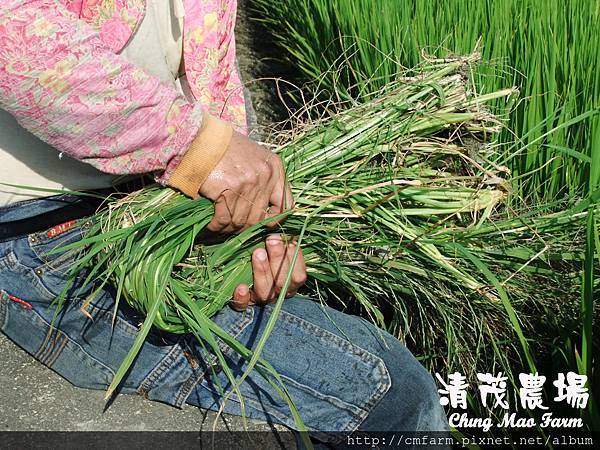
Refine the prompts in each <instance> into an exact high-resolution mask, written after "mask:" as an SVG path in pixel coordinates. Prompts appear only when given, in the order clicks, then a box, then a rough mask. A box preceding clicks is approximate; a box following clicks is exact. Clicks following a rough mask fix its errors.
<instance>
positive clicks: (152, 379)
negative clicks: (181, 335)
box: [136, 343, 185, 396]
mask: <svg viewBox="0 0 600 450" xmlns="http://www.w3.org/2000/svg"><path fill="white" fill-rule="evenodd" d="M180 350H181V347H180V346H179V343H177V344H175V345H173V346H172V347H171V349H170V350H169V352H168V353H167V354H166V355H165V356H164V357H163V358H162V359H161V360H160V362H159V363H158V364H157V365H156V367H154V368H153V369H151V370H150V372H149V373H148V375H146V377H145V378H144V379H143V380H142V382H141V383H140V386H139V387H138V388H137V389H136V391H137V392H138V394H140V395H142V396H146V394H147V393H149V392H150V391H151V390H152V389H153V388H154V387H155V386H156V383H157V381H158V380H159V379H160V378H161V376H162V375H163V374H164V373H165V372H166V370H167V369H169V368H170V367H171V366H173V365H174V363H175V361H177V360H178V359H179V358H184V356H183V352H181V351H180ZM184 359H185V358H184Z"/></svg>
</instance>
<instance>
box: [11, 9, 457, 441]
mask: <svg viewBox="0 0 600 450" xmlns="http://www.w3.org/2000/svg"><path fill="white" fill-rule="evenodd" d="M236 7H237V5H236V1H235V0H204V1H192V0H169V1H164V0H29V1H26V2H25V1H18V0H4V1H3V2H2V5H1V6H0V62H1V64H0V107H1V108H2V109H1V110H0V122H1V129H2V131H1V133H0V179H1V181H2V183H3V184H2V185H1V186H0V327H1V329H2V332H3V333H5V334H6V335H7V336H8V337H9V338H10V339H12V340H13V341H14V342H16V343H17V344H18V345H20V346H21V347H22V348H24V349H25V350H26V351H28V352H29V353H31V354H32V355H33V356H34V357H35V358H36V359H37V360H39V361H40V362H42V363H43V364H45V365H46V366H48V367H50V368H52V369H53V370H55V371H56V372H58V373H59V374H60V375H62V376H63V377H64V378H66V379H67V380H69V381H70V382H71V383H73V384H74V385H77V386H81V387H86V388H92V389H106V388H107V386H108V384H110V381H111V379H112V377H113V376H114V373H115V370H116V369H117V368H118V366H119V365H120V363H121V361H122V359H123V357H124V356H125V354H126V353H127V351H128V350H129V348H130V347H131V345H132V342H133V340H134V338H135V335H136V332H137V331H138V326H139V323H140V322H141V321H142V320H143V317H140V316H139V314H137V313H136V312H135V311H133V310H131V309H129V308H128V307H127V305H123V304H121V305H120V307H119V310H118V313H117V316H116V318H115V319H114V323H113V306H114V295H115V293H114V290H113V289H112V288H110V287H107V288H105V289H103V290H102V291H101V293H100V294H99V295H98V296H96V297H95V299H94V301H93V302H92V303H91V304H89V305H87V307H86V310H85V314H84V313H83V312H82V311H81V310H80V308H81V306H82V303H83V301H84V300H85V293H86V291H85V289H84V290H82V292H80V293H79V294H78V296H71V297H69V298H68V306H67V307H65V309H64V311H61V314H60V320H58V321H57V322H54V323H53V322H52V317H53V314H54V310H53V308H49V306H50V305H51V303H52V301H53V300H54V299H55V298H56V296H57V295H58V294H59V293H60V292H61V291H62V289H63V287H64V286H65V282H66V278H67V273H68V269H69V267H70V266H71V264H72V263H73V261H74V258H76V254H75V252H63V253H54V254H48V252H49V251H50V250H51V249H53V248H57V247H58V246H62V245H65V244H66V243H69V242H74V241H75V240H77V239H81V238H82V236H84V235H85V233H86V230H87V228H88V226H89V218H88V216H89V215H90V214H91V213H93V208H94V207H95V206H97V205H95V206H92V205H89V204H87V203H86V200H85V199H84V198H82V197H80V196H75V195H72V194H69V193H60V194H56V193H53V190H57V189H58V190H61V189H66V190H74V191H85V190H89V191H94V192H103V193H106V192H112V189H114V186H116V185H117V186H118V187H117V189H120V186H122V185H121V184H119V183H121V182H123V180H124V179H125V180H130V179H131V176H136V175H142V174H151V175H152V176H153V177H154V179H155V181H156V182H158V183H160V184H162V185H164V186H165V189H171V188H172V189H177V190H179V191H181V192H182V193H184V194H186V195H188V196H190V197H192V198H196V197H199V196H204V197H206V198H208V199H211V200H213V201H214V205H215V214H214V218H213V220H212V221H211V223H210V224H209V225H208V227H207V228H208V229H209V230H210V231H212V232H214V233H236V232H239V231H240V230H243V229H245V228H246V227H248V226H250V225H252V224H255V223H257V222H259V221H261V220H263V219H265V218H267V219H268V218H269V217H274V216H276V215H277V214H279V213H281V212H282V211H284V210H286V209H288V208H291V207H292V206H293V197H292V194H291V190H290V187H289V185H288V184H287V182H286V180H285V173H284V169H283V166H282V163H281V160H280V159H279V158H278V157H277V155H276V154H273V153H271V152H270V151H269V150H267V149H266V148H265V147H263V146H260V145H258V144H257V143H255V142H254V141H253V140H251V139H250V138H249V137H248V136H247V128H248V124H247V117H248V114H247V111H246V110H247V109H248V110H249V109H250V108H251V104H250V103H249V102H248V101H247V99H246V97H247V96H245V93H244V89H243V86H242V83H241V81H240V76H239V73H238V69H237V62H236V52H235V41H234V25H235V14H236ZM123 177H125V178H123ZM31 186H33V187H37V188H41V189H42V190H40V189H37V190H36V189H30V188H28V187H31ZM50 194H52V195H50ZM270 225H272V226H274V225H276V221H273V222H272V223H271V224H270ZM295 245H296V244H295V243H293V242H291V243H285V242H284V241H283V240H282V239H281V237H280V236H279V235H278V234H276V233H273V234H271V235H269V237H268V238H267V240H266V245H265V247H266V249H258V250H256V251H255V252H254V253H253V255H252V267H253V285H252V287H250V286H247V285H240V286H238V287H237V288H236V290H235V292H233V293H232V307H231V308H229V307H226V308H223V309H222V310H221V311H220V312H219V313H218V314H216V315H215V316H214V317H213V319H214V321H215V322H216V323H217V324H218V325H219V326H221V327H222V328H223V329H224V330H226V331H227V332H228V333H229V334H231V335H232V336H235V337H236V338H237V339H238V340H239V341H240V342H241V343H243V344H244V345H246V346H248V347H249V348H252V347H253V345H254V344H255V343H256V341H257V340H258V338H259V337H260V336H261V334H262V332H263V330H264V327H265V324H266V322H267V320H268V318H269V316H270V314H271V313H272V310H273V309H272V302H273V301H274V300H275V298H276V296H277V295H278V293H279V291H280V289H281V288H282V285H283V275H284V274H285V273H287V271H288V270H289V269H290V262H291V259H290V255H291V254H292V253H293V250H294V249H295ZM292 270H293V277H292V282H291V284H290V287H289V291H288V292H287V294H288V296H289V297H290V298H288V299H286V300H285V302H284V304H283V310H282V312H281V316H280V317H279V318H278V321H277V323H276V326H275V328H274V330H273V331H272V333H271V336H270V338H269V340H268V342H267V345H266V347H265V348H264V350H263V357H264V358H265V359H266V360H267V361H269V362H270V363H271V364H272V365H273V366H274V368H275V369H276V370H277V371H278V372H279V374H281V377H282V379H283V380H284V383H285V385H286V387H287V389H288V391H289V393H290V395H291V397H292V398H293V400H294V401H295V403H296V405H297V406H298V408H299V411H300V413H301V417H302V419H303V421H304V423H305V424H306V426H307V427H308V428H309V430H311V433H312V435H313V437H315V438H316V439H318V440H320V441H323V442H328V443H329V445H331V446H333V447H335V446H336V445H342V443H341V439H342V438H341V437H340V436H341V435H340V434H339V433H347V434H350V433H352V432H355V431H388V430H397V431H436V430H437V431H443V430H446V429H447V421H446V418H445V415H444V411H443V409H442V408H441V406H440V404H439V397H438V394H437V389H436V386H435V383H434V381H433V379H432V377H431V375H430V374H429V373H428V372H427V371H426V370H425V369H424V368H423V367H422V366H421V365H420V364H419V363H418V362H417V360H416V359H415V358H414V357H413V356H412V355H411V354H410V352H409V351H408V350H407V349H406V347H404V346H403V345H402V344H401V343H400V342H399V341H398V340H397V339H395V338H394V337H392V336H391V335H389V334H387V333H386V332H384V331H382V330H379V329H377V328H376V327H375V326H374V325H372V324H370V323H368V322H367V321H365V320H364V319H362V318H359V317H356V316H352V315H348V314H344V313H342V312H339V311H337V310H334V309H331V308H328V307H326V306H322V305H320V304H318V303H317V302H314V301H310V300H309V299H306V298H302V297H298V296H296V295H295V294H296V291H297V290H298V289H299V288H300V287H301V286H302V284H303V283H304V281H305V280H306V277H307V272H306V267H305V264H304V261H303V260H302V256H301V252H300V257H299V258H298V260H297V263H296V265H295V266H294V267H293V268H292ZM90 289H91V288H90ZM51 323H52V325H51ZM223 352H224V353H225V355H226V357H227V358H228V361H229V362H230V363H231V367H233V368H234V371H236V373H237V374H239V373H241V370H243V364H242V363H241V362H240V361H239V360H237V359H236V357H235V353H234V352H232V350H231V349H228V348H226V347H225V346H224V347H223ZM219 383H221V384H222V385H223V386H225V385H226V384H227V380H226V378H225V377H224V375H223V373H222V370H221V368H220V367H219V365H218V363H217V362H216V358H215V356H214V355H212V354H211V353H210V352H208V351H207V350H206V349H205V348H204V347H203V346H202V345H201V344H200V343H199V342H197V341H196V340H195V338H193V337H192V336H191V335H187V334H184V335H169V334H166V333H161V332H159V331H157V330H153V331H152V332H151V334H150V336H149V337H148V338H147V340H146V341H145V343H144V345H143V346H142V348H141V351H140V354H139V356H138V358H137V359H136V361H135V363H134V365H133V367H132V369H131V371H130V372H129V374H128V375H127V377H126V379H125V381H124V382H123V383H122V385H121V386H120V392H123V393H137V394H141V395H143V396H145V397H146V398H148V399H151V400H156V401H161V402H165V403H168V404H171V405H173V406H176V407H181V406H182V405H183V404H185V403H188V404H191V405H196V406H198V407H202V408H208V409H218V408H219V407H220V406H221V402H222V398H221V396H220V394H219V392H220V391H219V389H218V387H217V386H218V385H219ZM241 392H242V394H243V396H244V400H245V414H246V415H247V416H248V417H251V418H256V419H262V420H268V421H272V422H277V423H281V424H284V425H286V426H289V427H291V428H293V427H294V426H295V425H294V420H293V417H292V415H291V413H290V411H289V408H288V406H287V404H285V402H283V401H282V400H281V398H280V397H279V396H278V394H277V393H276V392H274V390H273V388H272V387H271V386H270V385H268V384H267V383H266V382H265V380H263V379H262V378H261V377H260V375H258V374H256V373H253V374H251V376H250V377H248V379H247V380H246V381H245V382H244V383H243V385H242V387H241ZM224 411H225V412H227V413H231V414H238V415H239V414H241V410H240V403H239V399H237V398H236V397H235V396H233V397H231V398H230V400H229V401H228V402H226V403H225V405H224Z"/></svg>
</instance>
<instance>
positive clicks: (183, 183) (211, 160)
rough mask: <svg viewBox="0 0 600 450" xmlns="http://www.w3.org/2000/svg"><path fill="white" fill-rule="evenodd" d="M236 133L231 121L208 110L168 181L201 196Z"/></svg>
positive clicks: (176, 187) (187, 193) (195, 196)
mask: <svg viewBox="0 0 600 450" xmlns="http://www.w3.org/2000/svg"><path fill="white" fill-rule="evenodd" d="M232 135H233V128H232V126H231V124H229V123H228V122H225V121H223V120H221V119H219V118H217V117H214V116H211V115H209V114H205V115H204V118H203V121H202V126H201V127H200V129H199V131H198V134H197V135H196V137H195V138H194V140H193V141H192V143H191V144H190V146H189V147H188V149H187V150H186V152H185V153H184V155H183V156H182V158H181V161H180V162H179V164H178V165H177V167H176V168H175V169H174V170H173V172H172V173H171V176H170V177H169V180H168V181H167V184H168V185H169V186H171V187H173V188H175V189H177V190H179V191H181V192H183V193H184V194H186V195H187V196H189V197H192V198H197V197H198V195H199V194H198V191H199V190H200V187H201V186H202V184H203V183H204V181H205V180H206V179H207V178H208V175H209V174H210V173H211V172H212V171H213V170H214V168H215V167H216V165H217V164H218V163H219V161H221V159H222V158H223V155H224V154H225V152H226V151H227V148H228V147H229V143H230V141H231V137H232Z"/></svg>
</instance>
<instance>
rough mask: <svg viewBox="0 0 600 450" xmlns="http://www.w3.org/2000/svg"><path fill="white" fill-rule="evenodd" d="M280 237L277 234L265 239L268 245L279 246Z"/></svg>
mask: <svg viewBox="0 0 600 450" xmlns="http://www.w3.org/2000/svg"><path fill="white" fill-rule="evenodd" d="M281 242H282V241H281V236H279V235H278V234H273V235H271V236H269V237H268V238H267V244H268V245H281Z"/></svg>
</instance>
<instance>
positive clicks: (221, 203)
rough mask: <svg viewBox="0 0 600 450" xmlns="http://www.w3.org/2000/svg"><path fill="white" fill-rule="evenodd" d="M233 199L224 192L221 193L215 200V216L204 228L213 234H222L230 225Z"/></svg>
mask: <svg viewBox="0 0 600 450" xmlns="http://www.w3.org/2000/svg"><path fill="white" fill-rule="evenodd" d="M233 204H234V199H232V198H231V197H230V196H229V195H228V194H227V193H226V192H223V193H222V194H221V195H220V196H219V197H217V199H216V200H215V204H214V207H215V214H214V216H213V218H212V220H211V221H210V223H209V224H208V225H207V226H206V228H207V229H208V230H210V231H212V232H214V233H224V232H226V231H227V229H228V227H230V225H231V220H232V219H231V215H232V212H233Z"/></svg>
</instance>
